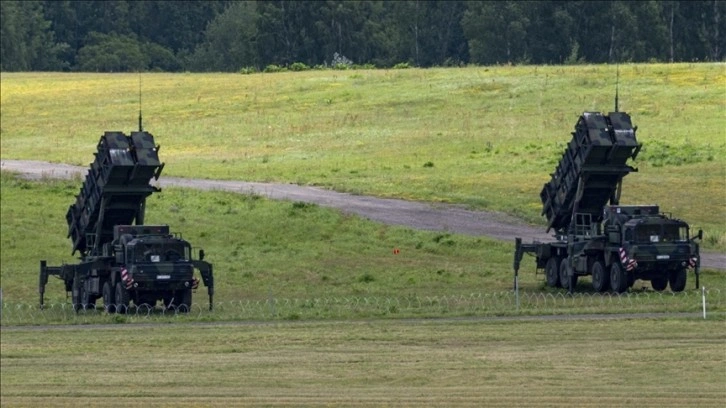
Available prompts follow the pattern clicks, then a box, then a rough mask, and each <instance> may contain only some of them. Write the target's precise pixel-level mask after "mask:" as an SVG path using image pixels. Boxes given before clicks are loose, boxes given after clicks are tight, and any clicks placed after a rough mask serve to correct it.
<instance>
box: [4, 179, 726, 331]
mask: <svg viewBox="0 0 726 408" xmlns="http://www.w3.org/2000/svg"><path fill="white" fill-rule="evenodd" d="M1 181H2V183H1V187H2V194H0V214H2V224H0V250H1V251H0V256H1V257H2V258H1V259H2V268H0V279H1V280H0V281H1V282H2V288H3V294H4V301H5V302H6V303H7V302H10V303H13V304H15V303H20V304H25V305H35V304H37V299H38V297H37V282H38V280H37V279H38V262H39V260H41V259H45V260H47V261H48V262H49V265H60V264H61V263H63V262H66V263H72V262H74V261H75V260H74V258H73V257H72V256H71V255H70V251H71V249H70V243H69V242H68V238H66V237H65V232H66V231H67V226H66V222H65V218H64V215H65V211H66V210H67V208H68V205H69V203H71V202H73V199H74V195H75V194H76V193H77V191H78V188H79V187H78V185H79V182H78V181H58V180H47V181H41V182H32V181H26V180H22V179H17V178H15V177H14V176H11V175H9V174H5V173H3V175H2V180H1ZM146 222H147V223H149V224H154V223H168V224H170V225H171V226H172V229H173V230H175V231H177V232H180V233H181V234H182V235H183V236H184V238H186V239H188V240H189V241H190V242H192V244H193V245H199V246H202V247H203V248H204V249H205V251H206V252H207V256H208V259H209V260H210V261H211V262H213V263H214V268H215V269H214V270H215V281H216V285H215V286H216V297H215V299H216V301H217V302H220V303H222V304H226V305H230V304H231V303H239V302H255V304H257V303H259V302H262V303H263V304H264V303H265V302H268V301H270V299H277V300H281V301H289V300H290V299H299V300H303V301H306V300H314V299H328V300H331V299H349V298H375V299H383V301H385V302H396V303H395V304H400V303H404V304H407V303H409V301H410V299H426V298H427V297H441V296H445V297H452V296H454V297H461V296H464V297H471V295H472V294H473V295H475V296H479V295H481V294H493V293H494V294H496V293H499V292H502V291H507V292H508V291H510V290H511V288H512V278H513V275H512V257H513V242H502V241H496V240H492V239H487V238H485V237H471V236H464V235H457V234H446V233H440V232H430V231H417V230H411V229H408V228H402V227H393V226H386V225H382V224H378V223H373V222H369V221H366V220H363V219H361V218H358V217H355V216H349V215H344V214H341V213H340V212H338V211H335V210H332V209H327V208H323V207H318V206H315V205H309V204H303V203H295V202H284V201H282V202H281V201H273V200H269V199H266V198H263V197H260V196H254V195H252V196H250V195H242V194H235V193H229V192H200V191H194V190H185V189H175V188H169V189H165V190H164V191H163V192H162V193H161V194H156V195H154V196H152V197H151V198H150V199H149V201H148V202H147V218H146ZM49 231H55V232H56V233H49ZM394 248H395V249H398V250H399V253H398V254H394V253H393V249H394ZM525 265H526V266H525V267H524V268H523V269H522V271H521V274H520V276H521V283H520V285H521V288H522V290H523V291H525V292H533V293H542V294H553V295H561V292H562V291H558V290H553V289H551V288H546V287H545V286H544V283H543V281H544V279H543V277H542V276H541V275H539V276H536V275H535V274H534V273H533V269H534V265H533V262H532V260H531V259H529V258H527V259H526V263H525ZM693 278H694V277H693V275H691V276H689V279H691V281H690V282H689V284H688V286H687V293H685V294H683V295H684V296H682V297H677V298H671V299H670V302H671V303H670V304H671V307H666V305H664V303H663V298H662V297H660V296H658V297H655V298H652V299H648V298H647V297H645V296H639V297H637V298H636V300H635V303H632V301H633V300H632V299H623V300H622V301H618V303H622V304H621V305H620V306H619V307H618V308H617V309H616V310H620V311H631V312H632V311H657V310H659V309H660V310H662V309H663V308H664V307H666V310H669V311H674V310H675V311H693V310H698V307H699V305H700V300H699V297H698V294H699V293H698V292H697V291H695V290H694V284H693ZM701 283H702V284H703V285H706V286H707V287H708V288H709V289H713V290H714V296H715V298H714V299H713V302H710V303H712V307H714V308H715V310H723V308H724V307H726V303H725V302H724V298H726V274H724V273H722V272H715V271H708V270H705V271H703V277H702V280H701ZM640 286H641V285H640V284H636V288H640ZM578 290H579V291H581V292H584V293H586V294H588V295H592V293H591V292H592V291H591V287H590V281H589V279H582V281H581V283H580V288H579V289H578ZM638 290H639V289H638ZM693 292H695V294H694V293H693ZM721 292H722V293H723V295H721ZM666 298H668V297H666ZM599 299H600V297H599V296H596V297H595V298H593V299H590V301H588V302H585V303H584V304H581V303H580V302H578V303H576V304H575V305H573V304H569V303H567V302H564V301H562V302H558V307H556V308H555V310H552V309H551V308H550V307H549V306H548V307H546V308H545V310H544V312H545V313H552V312H554V311H556V312H559V313H568V312H573V311H574V312H577V311H580V312H604V313H611V312H612V311H613V307H612V305H611V304H610V303H611V302H608V301H607V300H606V301H602V302H601V301H600V300H599ZM331 301H332V300H331ZM46 302H47V303H49V304H54V305H61V304H64V303H66V302H67V299H66V293H65V291H64V290H63V285H62V284H61V282H60V281H58V280H56V279H51V281H50V282H49V284H48V286H47V292H46ZM195 302H199V303H207V297H206V292H205V291H204V290H203V289H202V290H199V291H198V292H197V294H196V295H195ZM332 302H334V303H335V304H336V305H339V306H336V309H335V310H336V311H335V312H334V313H331V312H328V311H326V309H325V308H324V307H320V308H310V306H309V305H307V307H305V306H301V307H300V308H299V309H297V310H295V309H285V310H286V312H285V313H283V314H280V315H279V317H281V318H294V316H296V315H299V316H301V317H306V318H307V317H314V318H324V317H334V318H348V317H349V318H356V317H373V316H381V315H386V317H397V316H398V317H407V316H411V315H413V316H421V315H423V316H436V315H437V314H441V313H442V309H441V308H440V307H436V306H437V305H435V304H432V305H431V307H427V308H420V309H418V310H411V308H409V307H397V309H398V310H397V313H386V309H385V308H370V309H369V308H365V309H364V310H362V311H360V312H359V311H357V310H358V308H356V307H349V305H350V304H351V303H354V302H351V301H344V300H334V301H332ZM501 302H507V303H504V304H500V303H501ZM346 305H348V306H346ZM238 309H239V308H234V307H227V308H219V310H218V311H217V312H215V313H214V314H213V315H211V316H210V317H212V318H218V319H221V320H229V319H236V318H243V319H245V318H247V319H248V318H255V319H257V318H260V316H259V313H257V312H255V313H252V314H244V313H241V312H240V311H239V310H238ZM407 310H408V312H407ZM223 311H224V312H223ZM262 311H263V312H265V311H266V310H265V307H262ZM278 311H279V310H278ZM530 312H534V313H537V312H538V311H537V308H534V309H533V310H530ZM540 312H542V311H540ZM511 313H514V304H513V302H512V299H511V298H510V299H504V300H501V301H500V300H497V301H496V302H486V301H484V300H481V299H479V298H475V299H473V300H472V301H471V302H468V303H467V305H464V306H458V307H457V308H456V309H455V310H451V311H449V315H451V314H454V315H471V314H475V315H477V314H478V315H491V314H511ZM9 316H10V315H9V314H7V313H6V316H5V321H6V322H7V321H8V318H9ZM51 316H52V315H51ZM104 319H107V318H106V317H100V320H97V321H96V322H100V321H103V320H104ZM13 320H14V321H16V322H17V319H13ZM33 321H35V318H34V319H30V320H29V321H28V322H33ZM41 321H43V322H45V319H41ZM53 321H54V320H53V319H51V320H50V322H51V323H52V322H53ZM55 321H56V322H67V321H68V317H67V316H59V317H58V319H57V320H55Z"/></svg>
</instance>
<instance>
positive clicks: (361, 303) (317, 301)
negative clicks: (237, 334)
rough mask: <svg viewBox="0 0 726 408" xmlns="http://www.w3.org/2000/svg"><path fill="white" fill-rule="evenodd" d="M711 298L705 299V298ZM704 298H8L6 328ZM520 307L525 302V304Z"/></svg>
mask: <svg viewBox="0 0 726 408" xmlns="http://www.w3.org/2000/svg"><path fill="white" fill-rule="evenodd" d="M704 299H705V303H704V302H703V300H704ZM703 304H705V305H706V306H707V308H708V309H709V310H711V311H715V312H719V313H723V312H724V310H725V308H726V292H725V291H721V290H720V289H711V290H706V291H704V292H701V291H686V292H680V293H672V292H653V291H645V292H627V293H623V294H613V293H574V294H567V293H564V292H561V293H554V292H553V293H544V292H520V294H519V297H518V299H517V296H516V294H515V293H514V292H510V291H503V292H492V293H472V294H469V295H440V296H417V295H412V296H401V297H384V296H341V297H335V296H332V297H316V298H309V299H300V298H277V297H274V296H270V297H268V298H267V299H260V300H243V299H240V300H231V301H220V302H215V303H214V305H213V306H214V308H213V310H211V311H210V310H209V304H208V303H193V304H192V305H191V306H190V307H188V308H186V307H180V308H170V309H165V308H163V307H161V306H159V305H157V306H149V305H141V306H131V307H130V308H129V309H128V310H127V311H126V313H124V314H119V313H107V312H106V311H105V310H104V308H103V307H102V306H100V305H91V306H89V307H84V308H80V309H79V310H75V309H74V307H73V305H72V304H70V303H54V304H53V303H51V304H46V305H45V307H44V308H43V309H41V308H40V307H39V306H38V305H37V304H31V303H23V302H16V303H14V302H7V301H4V302H2V308H1V309H0V312H1V314H0V323H1V324H2V325H3V326H12V325H37V324H88V323H133V322H139V321H168V320H169V319H180V320H184V321H198V320H202V321H225V320H241V321H245V320H249V321H268V320H319V319H349V318H415V317H477V316H478V317H492V316H521V315H525V316H528V315H531V316H536V315H563V314H603V313H605V314H613V315H617V314H626V313H674V314H675V313H684V312H690V313H700V312H701V311H702V307H703ZM517 306H518V307H517Z"/></svg>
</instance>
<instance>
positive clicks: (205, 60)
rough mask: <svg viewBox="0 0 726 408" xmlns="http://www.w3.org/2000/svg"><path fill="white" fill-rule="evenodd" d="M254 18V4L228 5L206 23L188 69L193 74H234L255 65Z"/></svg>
mask: <svg viewBox="0 0 726 408" xmlns="http://www.w3.org/2000/svg"><path fill="white" fill-rule="evenodd" d="M257 17H258V14H257V7H256V4H255V2H252V1H239V2H234V3H232V4H230V6H229V7H228V8H227V9H226V10H225V11H224V12H223V13H222V14H220V15H218V16H217V17H216V18H215V19H214V20H212V22H211V23H209V26H208V27H207V30H206V31H205V33H204V42H203V43H202V44H201V45H199V46H198V47H197V49H196V50H195V52H194V55H193V56H192V58H191V60H190V67H191V68H192V69H193V70H195V71H237V70H239V69H240V68H243V67H251V66H257V65H258V60H257V49H256V36H257Z"/></svg>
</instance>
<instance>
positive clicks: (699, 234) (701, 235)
mask: <svg viewBox="0 0 726 408" xmlns="http://www.w3.org/2000/svg"><path fill="white" fill-rule="evenodd" d="M696 238H698V239H699V240H703V230H702V229H699V230H698V235H696Z"/></svg>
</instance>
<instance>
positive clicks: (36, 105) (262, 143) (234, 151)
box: [0, 64, 726, 251]
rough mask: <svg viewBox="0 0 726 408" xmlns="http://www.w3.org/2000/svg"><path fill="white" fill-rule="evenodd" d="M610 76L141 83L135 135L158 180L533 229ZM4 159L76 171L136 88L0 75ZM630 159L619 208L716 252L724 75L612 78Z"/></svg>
mask: <svg viewBox="0 0 726 408" xmlns="http://www.w3.org/2000/svg"><path fill="white" fill-rule="evenodd" d="M614 68H615V67H612V66H571V67H562V66H552V67H547V66H521V67H471V68H455V69H454V68H448V69H425V70H424V69H409V70H371V71H351V72H339V71H308V72H295V73H293V72H289V73H276V74H254V75H237V74H204V75H202V74H144V75H142V76H141V80H142V82H143V86H142V88H143V106H144V113H145V117H146V120H145V124H146V125H145V127H146V129H148V130H149V131H151V132H152V133H153V134H154V135H155V136H156V140H157V142H158V143H160V144H161V145H162V150H161V153H162V154H161V155H162V158H163V160H164V161H166V162H167V167H166V169H165V174H166V175H169V176H184V177H202V178H206V177H208V178H219V179H234V180H248V181H281V182H293V183H299V184H306V185H319V186H325V187H328V188H333V189H336V190H339V191H348V192H353V193H360V194H373V195H378V196H386V197H399V198H406V199H417V200H425V201H444V202H456V203H464V204H467V205H470V206H473V207H477V208H487V209H494V210H499V211H504V212H507V213H510V214H514V215H516V216H519V217H522V218H523V219H525V220H527V221H529V222H532V223H537V224H539V225H543V224H544V220H543V219H542V217H541V216H540V210H541V204H540V202H539V191H540V189H541V187H542V184H543V183H544V182H546V181H547V180H548V178H549V174H550V173H551V172H552V171H554V168H555V165H556V162H557V160H558V159H559V156H560V154H561V152H562V150H563V148H564V144H565V143H566V142H567V141H568V140H569V138H570V131H571V130H572V129H573V126H574V124H575V122H576V120H577V117H578V115H579V114H580V113H581V112H582V111H584V110H599V111H609V110H612V108H613V96H614V79H615V78H614V77H615V69H614ZM1 79H2V83H1V84H0V86H1V87H2V104H1V112H0V113H1V114H2V117H3V124H2V140H1V141H0V148H1V149H2V152H3V157H4V158H25V159H42V160H50V161H57V162H64V163H70V164H78V165H87V163H88V162H90V160H91V158H92V156H91V152H92V151H93V149H94V148H95V144H96V143H97V141H98V137H99V135H100V134H101V132H102V131H103V130H110V129H117V130H126V131H128V130H131V129H134V128H135V127H136V115H137V111H138V102H139V101H138V88H139V84H138V81H139V76H138V75H133V74H112V75H108V74H98V75H95V74H37V73H34V74H27V73H24V74H7V73H3V74H2V78H1ZM620 85H621V87H620V91H621V92H620V110H623V111H627V112H629V113H630V114H631V115H632V117H633V121H634V123H635V124H636V125H638V126H639V129H640V130H639V140H640V141H641V142H642V143H644V148H643V151H642V152H641V154H640V156H639V158H638V160H637V161H636V163H635V165H636V166H637V167H638V168H639V170H640V171H639V172H638V173H634V174H631V175H629V176H628V177H627V178H626V179H625V182H624V187H623V196H622V200H621V201H622V202H623V203H631V204H651V203H658V204H660V205H661V208H662V209H663V211H666V212H671V213H673V214H674V215H675V216H677V217H679V218H683V219H686V220H687V221H689V222H690V223H691V224H692V225H693V226H695V227H697V228H698V227H700V228H703V229H704V231H705V234H706V239H705V242H704V246H706V247H707V248H712V249H718V250H721V251H723V250H726V181H725V180H726V128H724V126H723V117H724V113H725V110H724V109H725V107H726V98H724V88H725V87H726V65H724V64H636V65H624V66H621V67H620Z"/></svg>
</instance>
